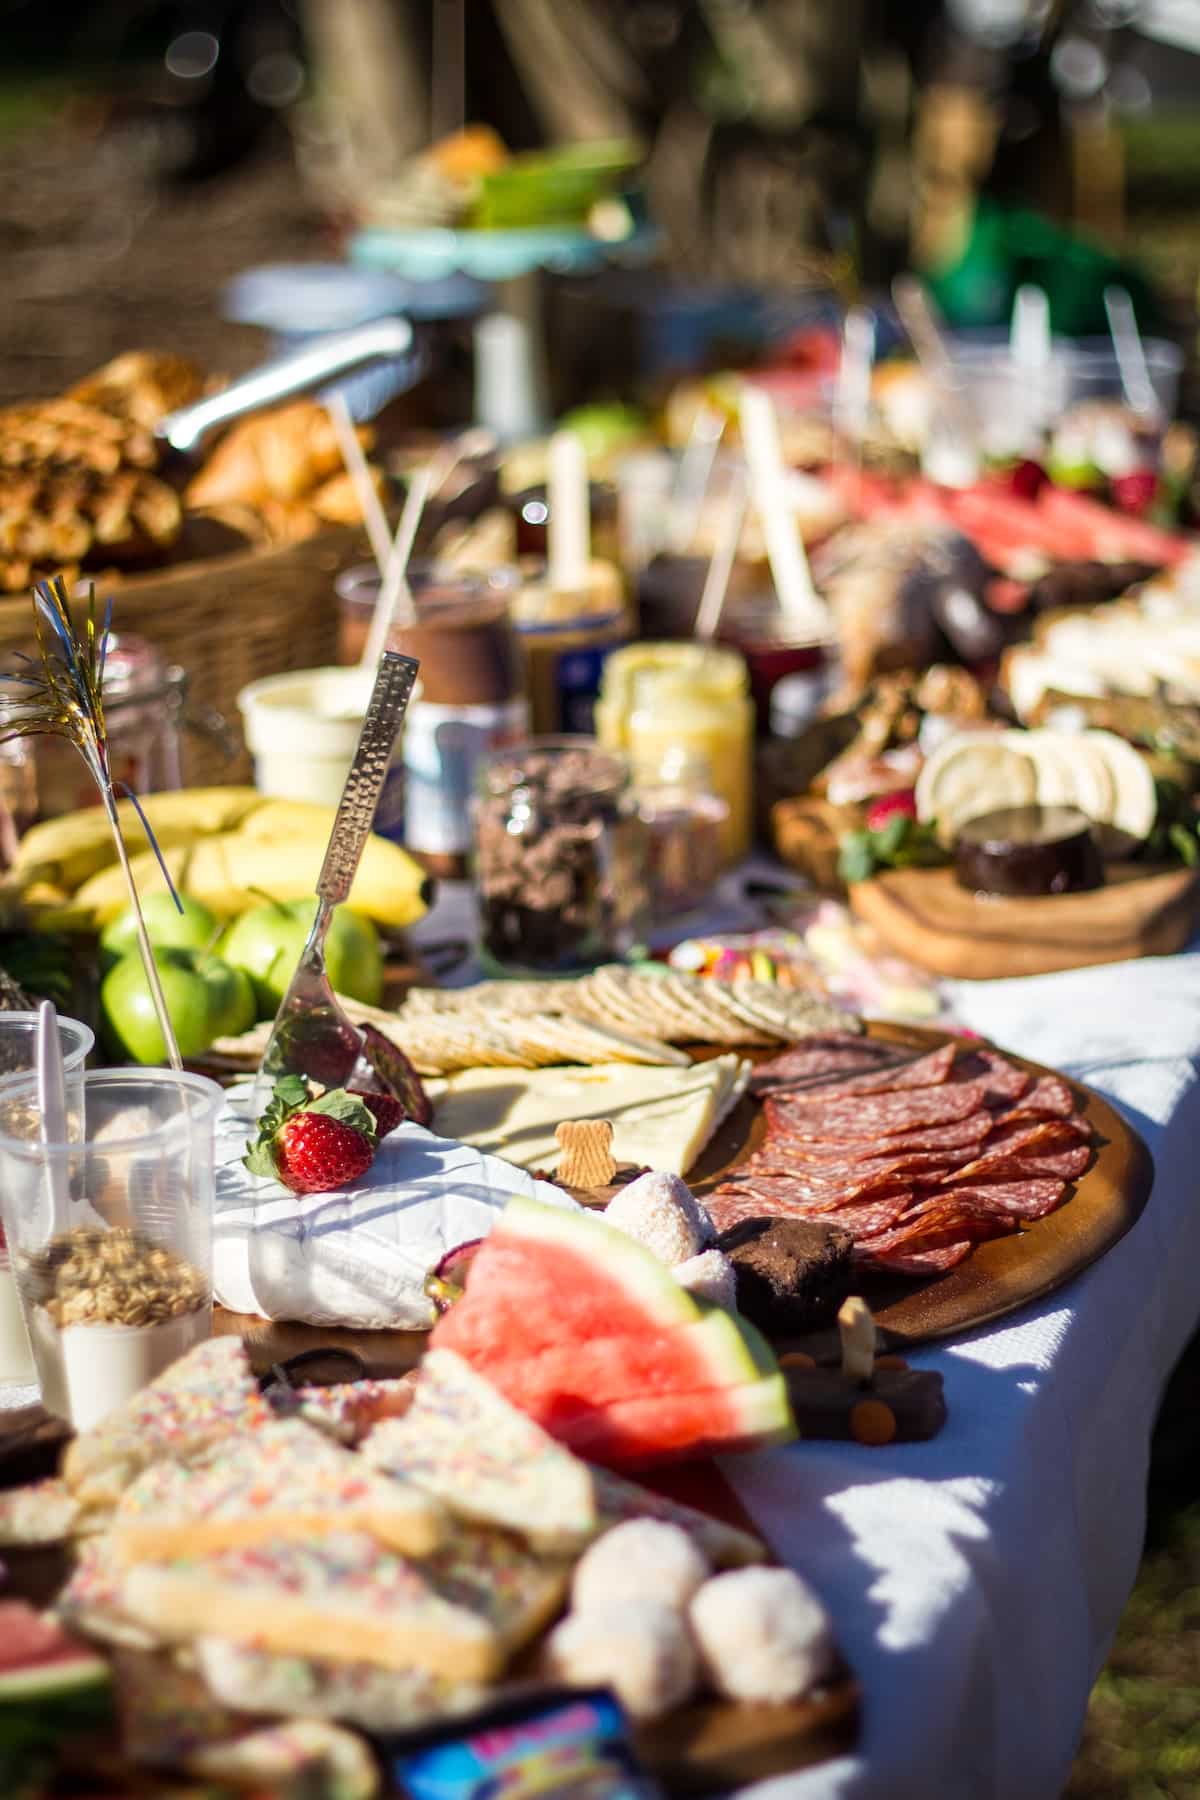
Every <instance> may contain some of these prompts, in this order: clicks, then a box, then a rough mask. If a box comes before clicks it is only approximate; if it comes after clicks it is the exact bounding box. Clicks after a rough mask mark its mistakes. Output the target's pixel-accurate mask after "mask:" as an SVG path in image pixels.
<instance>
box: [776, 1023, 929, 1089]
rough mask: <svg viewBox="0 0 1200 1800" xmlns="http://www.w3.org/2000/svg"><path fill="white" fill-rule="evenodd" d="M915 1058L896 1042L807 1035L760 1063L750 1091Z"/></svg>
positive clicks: (900, 1063) (801, 1083) (892, 1065)
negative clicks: (788, 1048) (884, 1042)
mask: <svg viewBox="0 0 1200 1800" xmlns="http://www.w3.org/2000/svg"><path fill="white" fill-rule="evenodd" d="M914 1060H915V1058H914V1057H913V1054H912V1052H911V1051H906V1050H901V1049H898V1048H897V1046H896V1045H895V1044H881V1043H880V1042H879V1041H878V1040H877V1039H875V1038H864V1037H852V1036H850V1035H849V1033H837V1032H831V1033H828V1034H826V1035H824V1036H822V1037H817V1038H806V1039H805V1041H804V1042H803V1043H802V1044H795V1045H793V1047H792V1048H791V1049H790V1050H784V1051H782V1052H781V1053H780V1055H778V1056H773V1057H772V1058H771V1059H770V1061H769V1062H764V1063H759V1065H758V1067H757V1068H756V1069H755V1071H754V1074H753V1075H752V1076H751V1078H750V1092H751V1093H752V1094H766V1093H770V1092H772V1091H773V1090H774V1089H775V1088H779V1087H793V1086H794V1087H805V1086H807V1085H808V1084H809V1083H814V1082H823V1081H830V1080H832V1079H833V1078H834V1077H835V1076H838V1075H855V1074H860V1073H863V1074H865V1073H869V1072H871V1071H873V1070H880V1069H893V1068H903V1067H904V1066H905V1065H906V1064H909V1063H911V1062H913V1061H914Z"/></svg>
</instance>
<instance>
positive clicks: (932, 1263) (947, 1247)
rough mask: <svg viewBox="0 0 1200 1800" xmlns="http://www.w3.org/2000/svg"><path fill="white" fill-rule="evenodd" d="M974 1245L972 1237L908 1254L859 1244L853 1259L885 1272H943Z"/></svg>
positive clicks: (958, 1261) (964, 1255) (893, 1273)
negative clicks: (868, 1248) (883, 1250)
mask: <svg viewBox="0 0 1200 1800" xmlns="http://www.w3.org/2000/svg"><path fill="white" fill-rule="evenodd" d="M974 1248H975V1241H974V1239H973V1238H963V1239H961V1240H960V1241H959V1242H958V1243H957V1244H940V1245H939V1246H938V1247H937V1249H936V1250H915V1251H913V1252H912V1253H911V1254H910V1255H905V1253H904V1251H902V1250H891V1251H888V1252H886V1253H881V1252H878V1251H873V1250H867V1249H864V1248H860V1247H859V1248H856V1249H855V1252H854V1261H855V1263H856V1264H857V1265H858V1267H859V1268H862V1269H878V1270H879V1271H880V1272H881V1273H882V1274H887V1275H945V1274H946V1273H947V1271H948V1270H950V1269H956V1268H957V1267H958V1265H959V1263H960V1262H965V1261H966V1259H967V1257H968V1256H970V1254H971V1252H972V1250H973V1249H974Z"/></svg>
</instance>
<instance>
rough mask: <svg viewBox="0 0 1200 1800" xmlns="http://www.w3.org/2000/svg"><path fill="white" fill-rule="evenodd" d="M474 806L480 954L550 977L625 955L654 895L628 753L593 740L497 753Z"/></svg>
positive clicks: (485, 768) (548, 742) (548, 741)
mask: <svg viewBox="0 0 1200 1800" xmlns="http://www.w3.org/2000/svg"><path fill="white" fill-rule="evenodd" d="M474 815H475V816H474V823H475V884H476V887H477V889H478V893H479V906H480V919H481V948H482V952H483V956H484V960H485V962H487V963H488V964H490V965H491V966H493V967H495V968H498V969H501V970H505V971H508V970H511V971H518V970H520V971H522V972H525V973H531V974H544V975H549V974H557V973H560V972H567V971H571V970H574V969H586V968H593V967H595V966H596V965H597V964H599V963H603V962H612V961H615V960H619V959H620V958H621V957H624V956H626V955H628V953H629V951H630V950H631V949H632V948H633V945H634V943H635V942H636V940H637V936H638V933H639V930H640V928H641V926H642V924H643V922H644V919H645V915H646V910H647V904H648V899H649V895H648V888H647V879H646V866H645V831H644V827H643V824H642V821H641V819H640V817H639V816H638V811H637V806H636V802H635V800H634V797H633V793H632V790H631V784H630V772H629V764H628V762H627V760H626V759H625V757H623V756H621V755H618V754H616V753H614V752H613V751H612V750H607V749H602V748H601V747H600V745H598V744H597V743H596V741H595V739H594V738H588V737H557V738H554V737H551V738H531V739H530V740H529V741H528V743H525V744H519V745H517V746H515V747H514V748H512V749H506V750H497V751H495V752H493V753H492V755H490V756H489V757H487V758H486V759H485V761H484V763H483V765H482V766H481V768H480V772H479V784H478V789H477V794H476V800H475V809H474Z"/></svg>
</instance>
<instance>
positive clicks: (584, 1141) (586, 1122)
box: [554, 1119, 617, 1187]
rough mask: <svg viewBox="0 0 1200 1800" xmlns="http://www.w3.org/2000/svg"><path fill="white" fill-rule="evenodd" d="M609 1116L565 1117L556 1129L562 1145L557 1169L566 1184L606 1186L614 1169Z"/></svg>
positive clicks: (560, 1179)
mask: <svg viewBox="0 0 1200 1800" xmlns="http://www.w3.org/2000/svg"><path fill="white" fill-rule="evenodd" d="M612 1136H613V1128H612V1120H611V1119H564V1120H563V1122H562V1124H561V1125H559V1126H557V1127H556V1129H555V1133H554V1137H555V1141H556V1142H557V1143H559V1144H560V1145H561V1146H562V1156H561V1158H560V1160H559V1164H558V1169H557V1170H556V1176H557V1179H558V1180H559V1181H560V1182H562V1183H563V1184H564V1185H565V1186H566V1187H607V1186H608V1184H609V1182H610V1181H611V1180H612V1178H613V1176H614V1175H615V1174H616V1172H617V1164H616V1159H615V1158H614V1156H613V1153H612Z"/></svg>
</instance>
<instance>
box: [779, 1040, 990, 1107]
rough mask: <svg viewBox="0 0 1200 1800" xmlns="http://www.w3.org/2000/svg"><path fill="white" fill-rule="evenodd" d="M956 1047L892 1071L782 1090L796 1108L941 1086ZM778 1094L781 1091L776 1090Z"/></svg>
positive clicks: (870, 1071)
mask: <svg viewBox="0 0 1200 1800" xmlns="http://www.w3.org/2000/svg"><path fill="white" fill-rule="evenodd" d="M955 1054H956V1048H955V1045H953V1044H943V1045H941V1046H940V1048H939V1049H937V1050H931V1051H930V1052H929V1054H928V1055H927V1056H918V1057H917V1059H916V1061H915V1062H908V1063H903V1064H900V1065H898V1066H897V1067H895V1068H890V1069H868V1070H866V1071H865V1072H864V1073H863V1074H860V1075H847V1076H845V1077H843V1078H840V1079H836V1080H832V1081H829V1082H821V1083H820V1084H816V1083H814V1084H813V1085H812V1086H811V1087H806V1088H804V1089H802V1090H800V1091H795V1090H793V1089H790V1088H789V1089H786V1090H783V1091H784V1092H786V1096H787V1099H788V1100H789V1101H791V1102H792V1104H793V1105H796V1106H819V1105H820V1104H821V1103H822V1102H823V1101H825V1100H840V1099H841V1098H843V1096H844V1097H846V1098H847V1099H850V1098H855V1097H857V1096H858V1095H859V1094H876V1093H888V1094H894V1093H907V1092H908V1090H909V1089H911V1088H927V1087H938V1086H940V1085H941V1083H942V1082H943V1081H945V1080H947V1079H948V1077H949V1074H950V1070H951V1068H952V1067H953V1064H954V1058H955ZM777 1091H779V1090H777Z"/></svg>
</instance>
